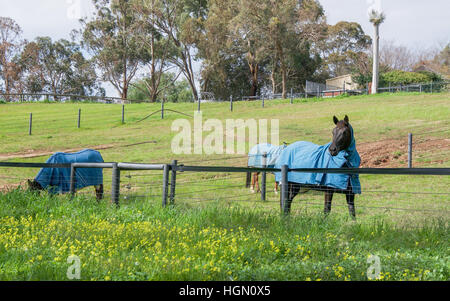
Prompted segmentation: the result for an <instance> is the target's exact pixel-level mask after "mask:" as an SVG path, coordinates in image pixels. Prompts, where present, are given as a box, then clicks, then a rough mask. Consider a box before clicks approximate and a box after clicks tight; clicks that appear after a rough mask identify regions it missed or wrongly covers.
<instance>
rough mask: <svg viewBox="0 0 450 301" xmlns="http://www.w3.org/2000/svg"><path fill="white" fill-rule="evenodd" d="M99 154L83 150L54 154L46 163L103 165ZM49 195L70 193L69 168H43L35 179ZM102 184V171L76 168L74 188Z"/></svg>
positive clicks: (99, 169)
mask: <svg viewBox="0 0 450 301" xmlns="http://www.w3.org/2000/svg"><path fill="white" fill-rule="evenodd" d="M103 162H104V161H103V158H102V156H101V155H100V153H99V152H97V151H95V150H91V149H85V150H83V151H81V152H78V153H73V154H66V153H55V154H54V155H53V156H51V157H50V158H49V159H48V160H47V162H46V163H53V164H65V163H103ZM35 180H36V181H37V182H38V183H39V184H40V185H41V186H42V188H44V189H48V190H49V192H50V193H67V192H69V191H70V168H43V169H41V171H40V172H39V173H38V175H37V176H36V179H35ZM101 184H103V170H102V169H101V168H77V170H76V185H75V188H76V189H77V190H78V189H82V188H85V187H88V186H97V185H101Z"/></svg>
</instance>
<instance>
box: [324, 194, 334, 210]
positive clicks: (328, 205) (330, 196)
mask: <svg viewBox="0 0 450 301" xmlns="http://www.w3.org/2000/svg"><path fill="white" fill-rule="evenodd" d="M333 195H334V193H333V192H332V191H325V208H324V213H325V215H328V214H330V212H331V203H332V201H333Z"/></svg>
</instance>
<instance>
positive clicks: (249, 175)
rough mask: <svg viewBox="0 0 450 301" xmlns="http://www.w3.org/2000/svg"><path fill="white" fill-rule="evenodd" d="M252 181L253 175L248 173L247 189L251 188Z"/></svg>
mask: <svg viewBox="0 0 450 301" xmlns="http://www.w3.org/2000/svg"><path fill="white" fill-rule="evenodd" d="M251 180H252V173H251V172H248V173H247V179H246V180H245V188H250V182H251Z"/></svg>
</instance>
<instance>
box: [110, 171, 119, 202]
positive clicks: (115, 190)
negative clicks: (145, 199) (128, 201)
mask: <svg viewBox="0 0 450 301" xmlns="http://www.w3.org/2000/svg"><path fill="white" fill-rule="evenodd" d="M119 198H120V169H119V167H118V164H117V163H113V168H112V183H111V202H112V203H113V204H115V205H117V206H119Z"/></svg>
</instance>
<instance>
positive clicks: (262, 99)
mask: <svg viewBox="0 0 450 301" xmlns="http://www.w3.org/2000/svg"><path fill="white" fill-rule="evenodd" d="M262 107H263V108H264V95H263V97H262Z"/></svg>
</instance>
